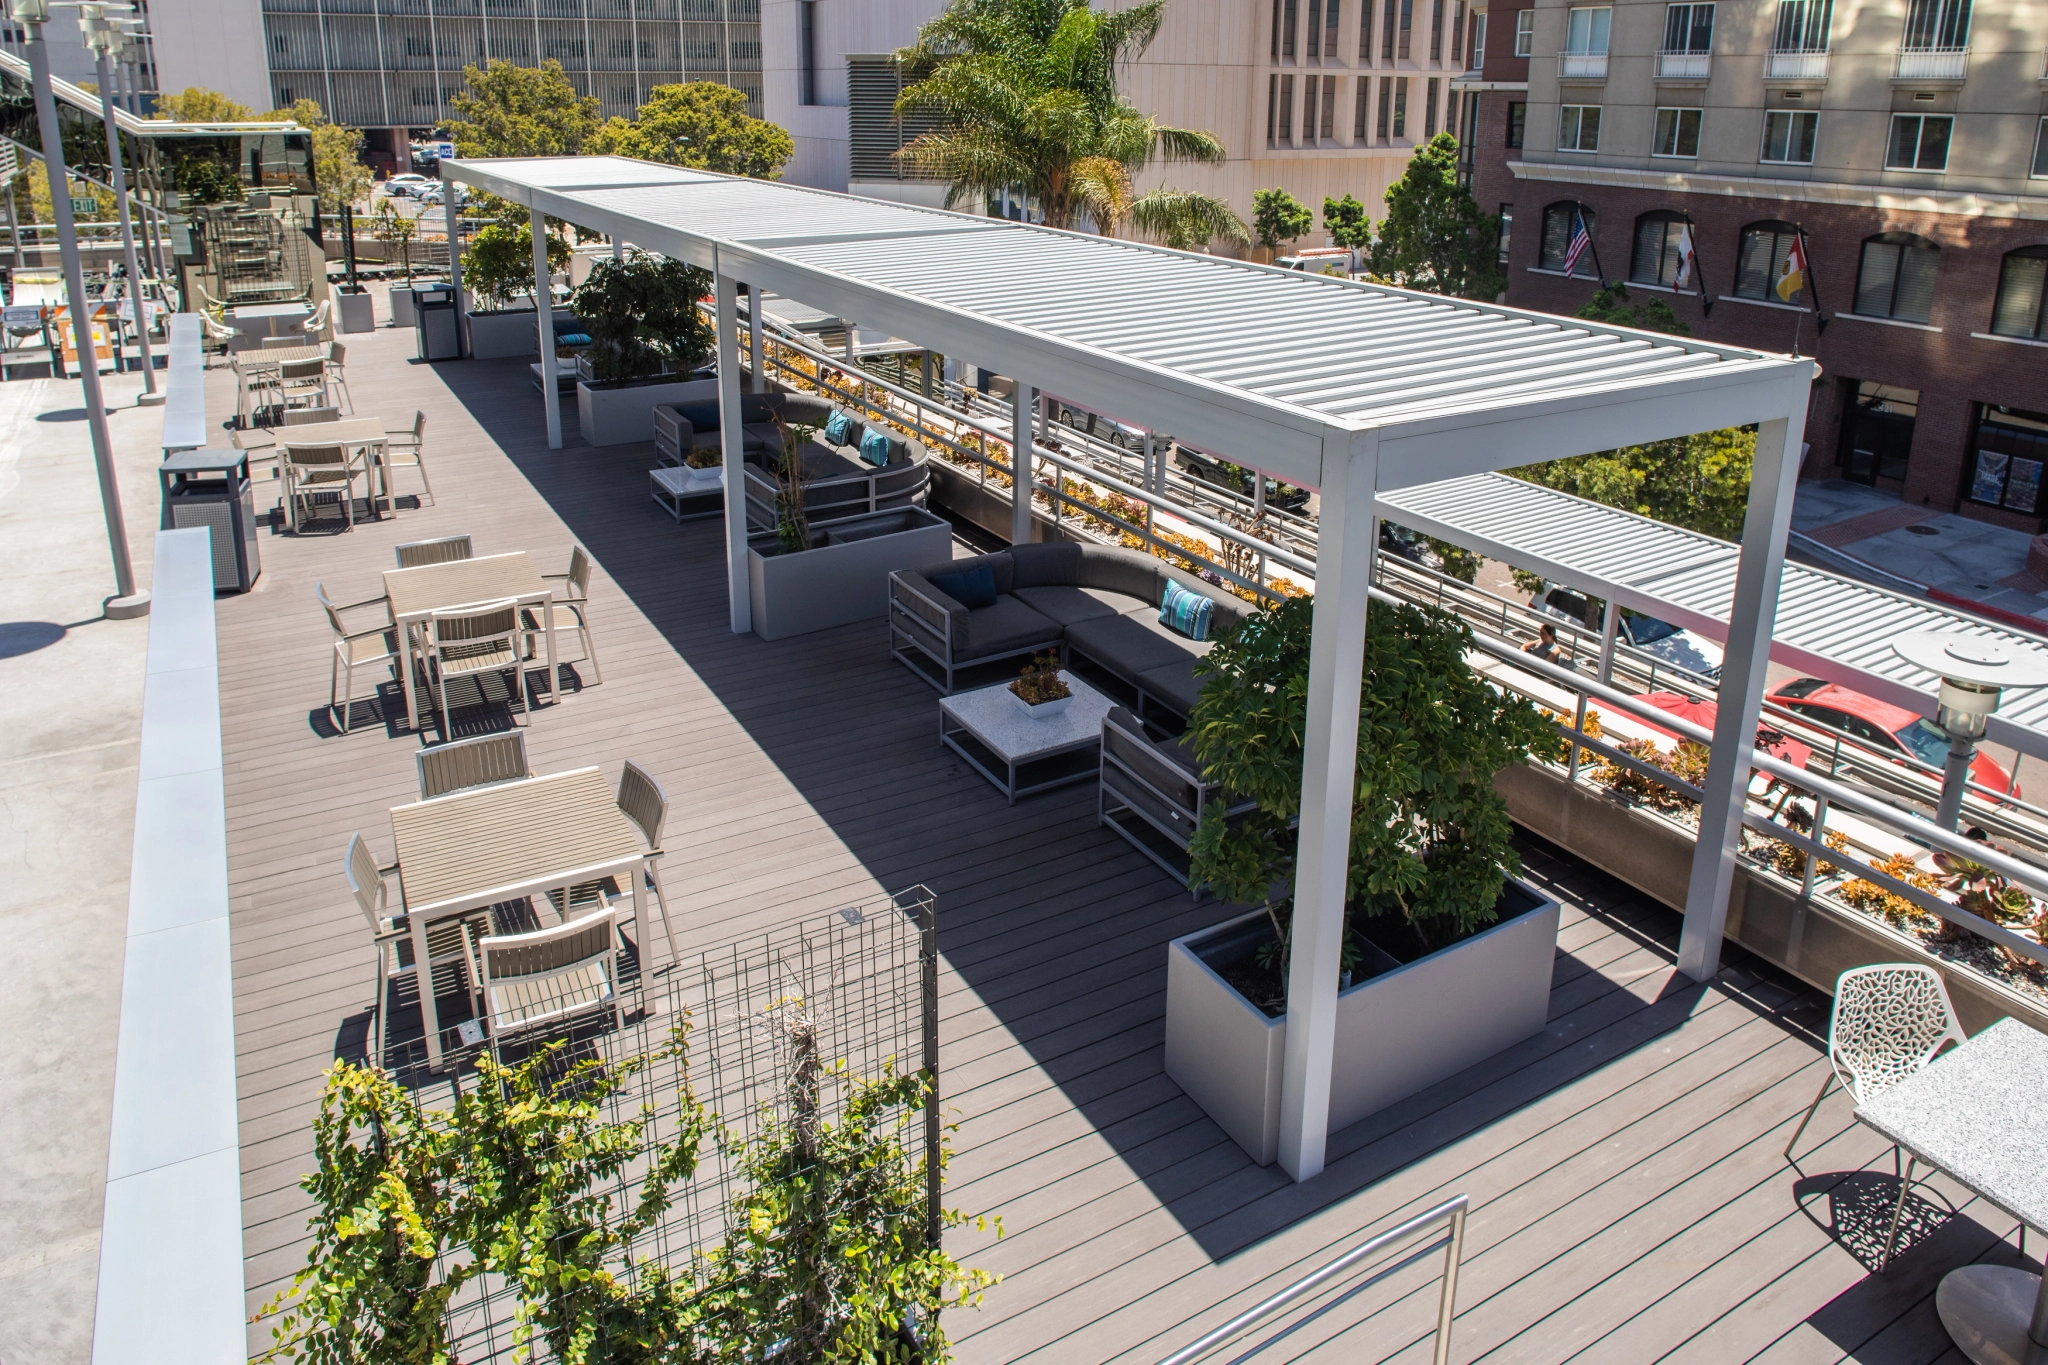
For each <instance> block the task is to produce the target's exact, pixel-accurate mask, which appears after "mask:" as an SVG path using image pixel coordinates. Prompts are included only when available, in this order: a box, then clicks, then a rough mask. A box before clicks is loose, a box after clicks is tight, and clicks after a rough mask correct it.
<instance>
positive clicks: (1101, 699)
mask: <svg viewBox="0 0 2048 1365" xmlns="http://www.w3.org/2000/svg"><path fill="white" fill-rule="evenodd" d="M1060 678H1061V680H1062V681H1064V682H1065V683H1066V685H1067V687H1068V688H1069V689H1070V690H1071V691H1072V692H1073V694H1074V699H1073V700H1072V701H1071V702H1069V703H1068V704H1067V709H1066V710H1064V711H1062V712H1060V713H1059V714H1058V715H1056V716H1043V717H1040V716H1029V715H1026V714H1025V713H1024V709H1023V708H1022V707H1020V706H1019V705H1018V704H1017V698H1016V697H1015V696H1014V695H1013V694H1012V693H1011V691H1010V685H1009V684H1008V683H997V684H996V685H995V686H993V687H978V688H975V689H974V690H973V691H971V692H958V693H955V694H954V695H952V696H950V697H946V698H943V699H941V701H940V702H939V705H940V707H941V708H942V709H943V710H944V711H945V713H946V714H947V715H948V716H951V717H952V718H953V720H954V721H955V722H956V723H958V724H959V725H961V726H962V727H964V728H965V729H966V730H967V731H968V732H969V733H971V734H972V735H973V736H974V737H975V738H976V739H978V740H980V741H981V742H982V743H983V744H986V745H987V746H988V747H989V748H991V749H993V750H994V751H995V752H997V753H999V754H1001V755H1002V756H1003V757H1004V758H1006V759H1009V760H1012V761H1015V762H1023V761H1025V760H1028V759H1031V758H1034V757H1036V756H1038V755H1040V754H1053V753H1058V752H1060V751H1062V750H1065V749H1073V748H1077V747H1079V746H1081V745H1084V744H1088V743H1091V742H1098V741H1100V740H1101V738H1102V722H1103V721H1104V719H1106V718H1107V717H1108V715H1109V711H1110V708H1111V707H1113V706H1115V705H1116V703H1115V702H1113V701H1111V700H1110V699H1109V698H1108V697H1105V696H1104V695H1102V693H1100V692H1098V691H1096V690H1095V689H1094V688H1092V687H1090V686H1089V685H1088V684H1087V683H1084V682H1082V681H1081V680H1080V679H1079V678H1077V677H1075V676H1074V675H1073V674H1071V673H1069V672H1067V671H1066V670H1065V669H1061V670H1060Z"/></svg>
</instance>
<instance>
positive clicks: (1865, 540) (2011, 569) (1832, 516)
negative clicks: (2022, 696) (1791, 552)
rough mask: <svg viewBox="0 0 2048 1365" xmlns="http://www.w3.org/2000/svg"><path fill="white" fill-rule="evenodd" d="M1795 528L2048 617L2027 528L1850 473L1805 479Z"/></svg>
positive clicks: (1904, 572)
mask: <svg viewBox="0 0 2048 1365" xmlns="http://www.w3.org/2000/svg"><path fill="white" fill-rule="evenodd" d="M1792 529H1793V530H1794V531H1797V532H1799V533H1800V534H1802V535H1807V536H1811V537H1812V538H1813V539H1815V540H1817V541H1819V542H1820V543H1821V544H1823V545H1825V546H1827V547H1828V548H1830V549H1834V550H1839V551H1841V552H1842V553H1843V554H1846V555H1849V556H1851V557H1852V558H1855V559H1860V560H1862V561H1863V562H1864V563H1866V564H1870V565H1874V566H1875V567H1877V568H1879V569H1882V570H1884V571H1885V572H1886V573H1891V574H1896V575H1898V576H1899V577H1901V578H1906V579H1910V580H1912V581H1913V582H1915V583H1919V584H1922V585H1924V586H1926V587H1929V588H1938V589H1940V590H1941V591H1942V592H1946V593H1950V594H1953V595H1954V596H1956V597H1960V598H1963V599H1965V600H1967V601H1970V602H1975V603H1978V604H1980V605H1982V606H1986V607H1993V608H1996V609H1998V610H2000V611H2007V612H2015V613H2017V614H2019V615H2021V616H2032V617H2036V618H2038V619H2041V620H2048V583H2044V582H2042V581H2041V580H2040V579H2038V578H2035V577H2034V576H2033V575H2032V574H2030V573H2028V572H2027V545H2028V542H2029V541H2030V540H2031V539H2032V537H2030V536H2028V535H2027V534H2026V533H2025V532H2024V531H2012V530H2008V529H2006V528H2005V527H2003V526H1992V525H1989V524H1988V523H1985V522H1981V521H1976V520H1973V519H1972V518H1969V517H1961V516H1957V515H1955V514H1954V513H1950V512H1937V511H1935V510H1934V509H1933V508H1931V507H1916V506H1914V505H1912V504H1910V503H1906V502H1901V501H1900V500H1899V499H1898V498H1895V497H1893V496H1892V495H1891V494H1889V493H1880V492H1878V491H1877V490H1876V489H1874V488H1866V487H1864V486H1863V485H1862V484H1857V483H1849V482H1847V481H1845V480H1842V479H1825V480H1819V481H1816V482H1813V483H1802V484H1800V485H1799V492H1798V495H1797V499H1796V501H1795V502H1794V503H1793V507H1792Z"/></svg>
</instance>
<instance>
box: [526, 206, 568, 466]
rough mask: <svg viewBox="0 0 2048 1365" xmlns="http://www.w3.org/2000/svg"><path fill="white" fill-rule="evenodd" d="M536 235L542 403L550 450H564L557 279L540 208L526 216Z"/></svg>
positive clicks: (536, 307) (535, 282) (536, 319)
mask: <svg viewBox="0 0 2048 1365" xmlns="http://www.w3.org/2000/svg"><path fill="white" fill-rule="evenodd" d="M526 217H527V227H528V229H529V230H530V231H531V232H532V234H533V315H534V326H535V327H536V328H537V329H538V330H537V331H536V333H535V335H534V340H535V341H536V342H538V343H539V345H540V401H541V406H542V407H543V408H545V409H546V410H547V416H548V449H549V450H560V449H561V448H562V387H561V385H560V384H558V383H557V382H556V381H555V344H554V343H555V306H554V297H553V295H554V279H553V277H552V276H551V275H550V274H549V272H548V221H547V219H546V217H544V216H543V215H542V213H541V211H540V210H539V209H533V210H531V211H529V212H528V214H527V216H526Z"/></svg>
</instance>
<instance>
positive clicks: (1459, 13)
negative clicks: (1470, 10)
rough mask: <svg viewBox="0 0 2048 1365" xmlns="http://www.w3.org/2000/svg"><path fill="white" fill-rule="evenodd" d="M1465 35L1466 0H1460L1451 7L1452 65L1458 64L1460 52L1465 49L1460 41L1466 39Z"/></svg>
mask: <svg viewBox="0 0 2048 1365" xmlns="http://www.w3.org/2000/svg"><path fill="white" fill-rule="evenodd" d="M1464 37H1465V0H1458V3H1457V4H1456V5H1454V6H1452V8H1451V65H1452V66H1456V65H1457V64H1458V54H1459V53H1460V52H1461V51H1463V50H1464V49H1463V48H1462V47H1461V46H1460V43H1461V41H1462V40H1463V39H1464Z"/></svg>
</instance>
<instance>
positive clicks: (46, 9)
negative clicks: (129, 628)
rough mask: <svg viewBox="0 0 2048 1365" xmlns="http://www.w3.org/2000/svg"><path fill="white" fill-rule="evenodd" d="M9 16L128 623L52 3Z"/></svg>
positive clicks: (129, 580) (28, 5)
mask: <svg viewBox="0 0 2048 1365" xmlns="http://www.w3.org/2000/svg"><path fill="white" fill-rule="evenodd" d="M7 15H8V17H9V18H10V19H12V20H14V22H15V23H17V24H20V25H21V26H22V27H23V29H24V30H26V32H27V34H28V42H27V44H26V45H25V46H26V47H27V49H28V67H29V83H30V85H31V86H32V87H33V89H34V93H35V105H36V127H37V129H38V130H39V131H40V132H41V134H42V139H43V169H44V172H45V173H46V174H47V175H48V176H49V180H50V207H51V209H52V210H53V213H52V216H53V217H55V218H56V220H57V251H58V254H59V255H60V256H61V257H62V258H63V262H64V298H65V302H66V305H67V306H68V307H69V308H70V310H71V334H72V336H73V337H74V338H76V340H77V342H78V380H79V386H80V387H81V388H82V389H83V390H84V391H85V421H86V427H87V429H88V430H89V431H90V432H91V435H92V458H93V466H94V468H95V469H96V470H97V471H98V474H99V481H100V508H101V510H102V511H103V512H104V513H105V514H106V519H107V544H108V548H109V549H110V550H111V551H112V552H113V556H114V595H113V596H112V597H110V598H108V599H107V601H106V604H105V608H104V610H105V612H106V615H107V618H108V619H109V620H113V621H122V620H126V619H128V618H130V617H135V616H144V615H147V614H148V612H149V594H148V593H147V592H142V591H138V590H137V589H136V586H135V566H134V564H133V563H132V562H131V561H130V560H129V558H128V527H127V524H126V522H125V520H124V519H123V517H122V515H121V485H120V483H119V481H118V476H117V475H116V474H115V472H114V443H113V439H112V437H111V436H109V435H108V433H107V405H106V401H105V399H104V398H102V397H101V395H100V369H99V357H98V355H97V354H96V353H95V352H94V350H93V344H92V319H91V318H90V317H88V316H87V313H86V308H87V299H86V297H85V272H84V271H83V270H82V269H80V267H79V264H78V225H77V223H76V222H74V221H73V220H72V217H71V196H70V195H69V194H68V193H66V192H65V191H67V190H68V189H69V188H70V184H71V176H70V172H69V171H67V170H66V169H65V166H64V134H63V130H62V129H61V128H60V127H59V125H58V123H57V97H56V95H55V94H54V93H52V91H51V89H50V47H49V44H48V43H47V42H46V41H44V38H43V26H44V25H45V24H47V23H49V22H50V2H49V0H7Z"/></svg>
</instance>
